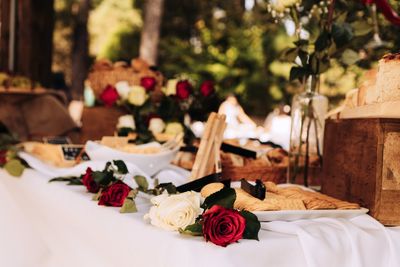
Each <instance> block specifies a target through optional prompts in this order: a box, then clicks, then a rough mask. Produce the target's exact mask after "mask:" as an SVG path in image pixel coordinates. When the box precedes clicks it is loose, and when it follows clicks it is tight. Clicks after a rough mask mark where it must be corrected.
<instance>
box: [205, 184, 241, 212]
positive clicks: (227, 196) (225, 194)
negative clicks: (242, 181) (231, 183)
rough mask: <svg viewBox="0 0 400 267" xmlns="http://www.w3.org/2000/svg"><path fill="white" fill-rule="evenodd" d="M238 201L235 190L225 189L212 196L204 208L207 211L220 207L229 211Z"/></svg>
mask: <svg viewBox="0 0 400 267" xmlns="http://www.w3.org/2000/svg"><path fill="white" fill-rule="evenodd" d="M235 200H236V192H235V189H233V188H229V187H224V188H222V189H221V190H219V191H218V192H215V193H214V194H211V195H210V196H208V197H207V198H206V199H205V200H204V203H203V205H201V206H202V208H204V209H205V210H207V209H209V208H211V207H212V206H214V205H219V206H222V207H225V208H228V209H232V208H233V203H235Z"/></svg>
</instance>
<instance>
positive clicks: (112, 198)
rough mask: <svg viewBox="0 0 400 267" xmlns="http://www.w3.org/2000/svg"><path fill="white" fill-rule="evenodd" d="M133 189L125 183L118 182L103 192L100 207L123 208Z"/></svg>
mask: <svg viewBox="0 0 400 267" xmlns="http://www.w3.org/2000/svg"><path fill="white" fill-rule="evenodd" d="M130 191H131V188H130V187H129V186H127V185H126V184H124V183H123V182H116V183H114V184H112V185H110V186H109V187H107V188H106V189H104V191H103V192H101V196H100V199H99V205H105V206H112V207H122V204H124V200H125V198H126V197H127V196H128V194H129V192H130Z"/></svg>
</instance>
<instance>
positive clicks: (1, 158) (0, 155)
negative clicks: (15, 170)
mask: <svg viewBox="0 0 400 267" xmlns="http://www.w3.org/2000/svg"><path fill="white" fill-rule="evenodd" d="M6 163H7V150H0V166H2V165H4V164H6Z"/></svg>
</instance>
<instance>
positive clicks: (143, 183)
mask: <svg viewBox="0 0 400 267" xmlns="http://www.w3.org/2000/svg"><path fill="white" fill-rule="evenodd" d="M133 179H135V182H136V183H137V184H138V186H139V190H141V191H146V190H147V189H148V188H149V183H148V182H147V179H146V177H144V176H141V175H136V176H135V177H133Z"/></svg>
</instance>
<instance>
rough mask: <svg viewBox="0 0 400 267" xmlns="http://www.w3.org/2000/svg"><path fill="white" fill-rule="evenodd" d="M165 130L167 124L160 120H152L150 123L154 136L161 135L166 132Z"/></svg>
mask: <svg viewBox="0 0 400 267" xmlns="http://www.w3.org/2000/svg"><path fill="white" fill-rule="evenodd" d="M164 128H165V123H164V121H163V120H162V119H160V118H152V119H151V120H150V122H149V130H150V131H151V132H152V133H153V134H159V133H162V131H164Z"/></svg>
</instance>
